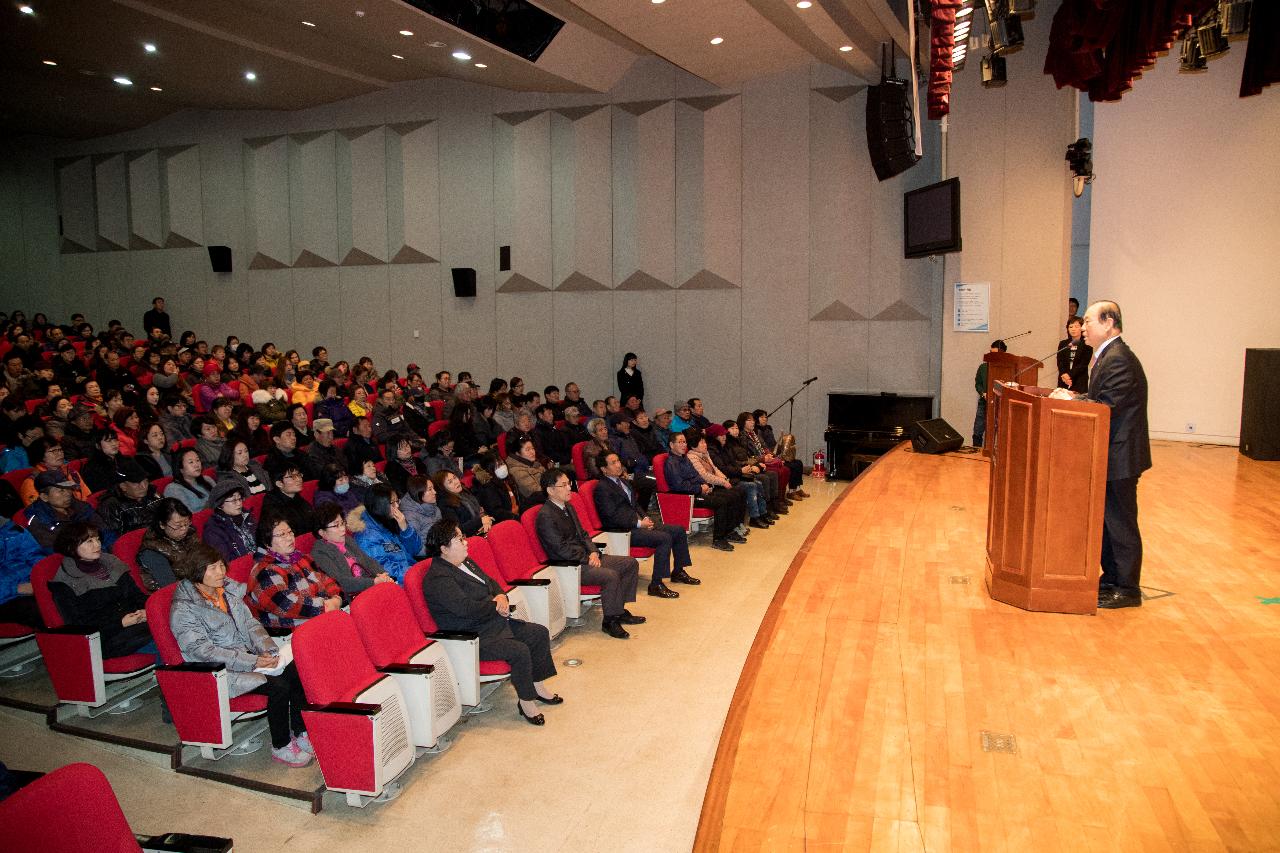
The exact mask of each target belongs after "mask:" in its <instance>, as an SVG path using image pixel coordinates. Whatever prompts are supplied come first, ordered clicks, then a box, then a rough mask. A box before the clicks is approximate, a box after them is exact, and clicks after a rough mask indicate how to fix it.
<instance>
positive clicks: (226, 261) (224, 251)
mask: <svg viewBox="0 0 1280 853" xmlns="http://www.w3.org/2000/svg"><path fill="white" fill-rule="evenodd" d="M208 248H209V266H211V267H213V271H214V272H231V247H230V246H209V247H208Z"/></svg>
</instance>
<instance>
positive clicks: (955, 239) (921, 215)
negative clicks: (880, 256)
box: [902, 178, 960, 258]
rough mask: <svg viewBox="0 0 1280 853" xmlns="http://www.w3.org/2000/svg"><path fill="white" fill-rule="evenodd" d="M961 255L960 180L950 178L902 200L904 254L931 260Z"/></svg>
mask: <svg viewBox="0 0 1280 853" xmlns="http://www.w3.org/2000/svg"><path fill="white" fill-rule="evenodd" d="M958 251H960V179H959V178H948V179H947V180H945V181H939V182H938V183H936V184H930V185H929V186H927V187H921V188H920V189H918V190H911V191H910V192H907V193H903V196H902V254H903V256H905V257H908V258H927V257H929V256H930V255H945V254H947V253H948V252H958Z"/></svg>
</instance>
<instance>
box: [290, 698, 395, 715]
mask: <svg viewBox="0 0 1280 853" xmlns="http://www.w3.org/2000/svg"><path fill="white" fill-rule="evenodd" d="M302 707H303V710H306V711H312V712H314V713H317V714H350V715H352V716H356V717H369V716H372V715H373V714H376V713H378V712H379V711H381V710H382V706H381V705H374V704H371V703H369V702H330V703H329V704H328V705H310V704H308V705H303V706H302Z"/></svg>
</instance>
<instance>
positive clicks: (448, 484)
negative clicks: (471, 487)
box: [431, 471, 496, 536]
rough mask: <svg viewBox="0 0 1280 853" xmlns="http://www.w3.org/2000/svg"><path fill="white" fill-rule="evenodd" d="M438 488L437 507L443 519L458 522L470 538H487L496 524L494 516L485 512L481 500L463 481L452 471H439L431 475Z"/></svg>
mask: <svg viewBox="0 0 1280 853" xmlns="http://www.w3.org/2000/svg"><path fill="white" fill-rule="evenodd" d="M431 483H432V485H434V486H435V487H436V505H437V506H439V507H440V515H441V517H443V518H445V519H448V520H452V521H455V522H457V524H458V526H459V527H461V528H462V530H463V532H464V533H466V534H467V535H468V536H476V535H480V536H485V535H487V534H488V533H489V529H490V528H491V527H493V525H494V524H495V523H496V522H495V520H494V518H493V516H491V515H489V513H487V512H485V511H484V506H482V505H481V503H480V501H479V499H477V498H476V496H475V495H473V494H471V492H469V491H468V490H467V487H466V486H464V485H462V479H461V478H460V477H458V475H457V474H455V473H453V472H452V471H437V472H436V473H435V474H432V475H431Z"/></svg>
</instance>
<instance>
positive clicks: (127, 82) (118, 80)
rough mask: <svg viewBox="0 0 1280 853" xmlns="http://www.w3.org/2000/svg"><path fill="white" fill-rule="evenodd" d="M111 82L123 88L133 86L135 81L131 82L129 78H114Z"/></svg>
mask: <svg viewBox="0 0 1280 853" xmlns="http://www.w3.org/2000/svg"><path fill="white" fill-rule="evenodd" d="M111 80H112V81H113V82H115V83H119V84H120V85H121V86H132V85H133V81H132V80H130V79H129V78H128V77H112V78H111Z"/></svg>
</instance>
